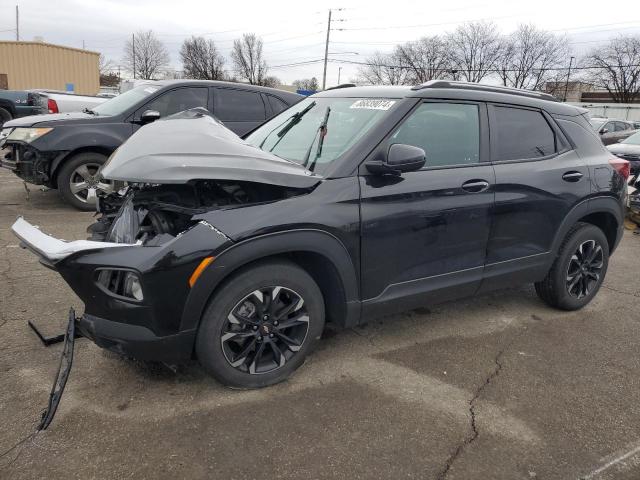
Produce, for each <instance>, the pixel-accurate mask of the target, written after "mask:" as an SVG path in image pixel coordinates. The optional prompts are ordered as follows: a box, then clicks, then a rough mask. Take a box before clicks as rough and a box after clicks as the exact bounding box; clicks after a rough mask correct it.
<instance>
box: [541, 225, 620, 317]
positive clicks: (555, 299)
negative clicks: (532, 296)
mask: <svg viewBox="0 0 640 480" xmlns="http://www.w3.org/2000/svg"><path fill="white" fill-rule="evenodd" d="M608 265H609V243H608V241H607V237H606V236H605V235H604V233H603V232H602V230H600V229H599V228H598V227H596V226H595V225H591V224H588V223H577V224H576V225H575V226H574V227H573V228H572V229H571V230H570V231H569V233H567V236H566V237H565V239H564V241H563V242H562V245H561V246H560V250H559V252H558V256H557V257H556V260H555V261H554V263H553V266H552V267H551V269H550V270H549V273H548V274H547V276H546V278H545V279H544V280H542V281H541V282H537V283H535V289H536V293H537V294H538V296H539V297H540V298H541V299H542V300H543V301H544V302H545V303H547V304H548V305H550V306H552V307H555V308H559V309H561V310H579V309H580V308H582V307H584V306H585V305H586V304H588V303H589V302H590V301H591V300H592V299H593V297H595V295H596V293H598V290H600V286H601V285H602V282H603V281H604V277H605V275H606V273H607V267H608Z"/></svg>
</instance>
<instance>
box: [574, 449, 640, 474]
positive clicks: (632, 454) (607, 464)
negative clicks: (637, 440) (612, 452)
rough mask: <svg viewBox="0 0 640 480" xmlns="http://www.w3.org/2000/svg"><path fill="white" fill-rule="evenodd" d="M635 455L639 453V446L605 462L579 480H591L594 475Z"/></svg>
mask: <svg viewBox="0 0 640 480" xmlns="http://www.w3.org/2000/svg"><path fill="white" fill-rule="evenodd" d="M636 453H640V446H637V447H636V448H634V449H633V450H630V451H628V452H627V453H624V454H622V455H620V456H619V457H617V458H614V459H613V460H611V461H610V462H607V463H605V464H604V465H602V466H601V467H600V468H597V469H595V470H594V471H593V472H591V473H589V474H587V475H584V476H583V477H580V479H581V480H591V479H592V478H595V476H596V475H599V474H600V473H602V472H604V471H605V470H608V469H609V468H611V467H613V466H614V465H617V464H618V463H620V462H623V461H625V460H626V459H627V458H629V457H632V456H634V455H635V454H636Z"/></svg>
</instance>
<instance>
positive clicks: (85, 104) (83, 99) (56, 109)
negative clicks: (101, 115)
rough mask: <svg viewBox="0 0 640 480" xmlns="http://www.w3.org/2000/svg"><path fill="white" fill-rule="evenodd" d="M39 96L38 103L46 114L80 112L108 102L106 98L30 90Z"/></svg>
mask: <svg viewBox="0 0 640 480" xmlns="http://www.w3.org/2000/svg"><path fill="white" fill-rule="evenodd" d="M32 92H35V93H38V94H39V95H40V103H41V105H42V108H43V110H46V111H47V113H70V112H82V111H84V110H87V109H92V108H95V107H97V106H98V105H100V104H102V103H104V102H106V101H107V100H109V98H108V97H102V96H90V95H76V94H75V93H69V92H61V91H58V90H32Z"/></svg>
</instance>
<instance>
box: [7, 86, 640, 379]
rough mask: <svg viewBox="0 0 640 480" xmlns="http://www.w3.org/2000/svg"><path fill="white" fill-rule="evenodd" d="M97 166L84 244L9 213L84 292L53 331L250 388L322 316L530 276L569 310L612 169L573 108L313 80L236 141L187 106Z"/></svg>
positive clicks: (348, 322)
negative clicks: (100, 189) (117, 188)
mask: <svg viewBox="0 0 640 480" xmlns="http://www.w3.org/2000/svg"><path fill="white" fill-rule="evenodd" d="M103 174H104V176H105V178H108V179H111V180H113V181H126V182H129V187H128V190H127V191H126V193H124V192H121V194H112V195H110V196H107V197H104V198H102V197H101V198H100V200H99V203H98V211H99V215H100V216H99V218H98V220H97V222H96V223H94V224H93V225H92V226H91V227H90V229H89V231H90V232H91V234H92V236H91V239H90V240H80V241H76V242H63V241H60V240H57V239H54V238H53V237H50V236H48V235H46V234H45V233H43V232H41V231H40V230H39V229H37V228H36V227H34V226H32V225H31V224H29V223H28V222H27V221H26V220H24V219H22V218H20V219H18V220H17V221H16V223H15V224H14V225H13V231H14V232H15V233H16V235H17V236H18V237H19V238H20V241H21V243H22V244H23V245H24V246H26V247H27V248H29V249H31V250H32V251H33V252H34V253H35V254H36V255H38V256H39V257H40V259H41V262H43V263H44V264H45V265H47V266H49V267H51V268H53V269H55V270H57V271H58V272H59V273H60V274H61V275H62V277H63V278H64V280H65V281H66V282H68V284H69V285H70V286H71V288H72V289H73V290H74V291H75V293H76V294H77V295H78V296H79V297H80V299H81V300H82V301H83V302H84V304H85V311H84V314H83V315H82V316H80V317H79V318H77V319H76V318H75V316H73V315H72V317H71V320H70V322H69V326H70V327H73V326H75V327H77V328H78V329H79V330H80V332H82V334H83V335H84V336H86V337H88V338H89V339H91V340H93V341H94V342H95V343H97V344H98V345H99V346H101V347H103V348H107V349H110V350H113V351H116V352H119V353H121V354H126V355H131V356H134V357H138V358H143V359H153V360H162V361H165V362H168V363H178V362H181V361H186V360H188V359H190V358H192V355H195V357H197V358H198V359H199V361H200V362H201V363H202V365H203V366H204V367H205V368H206V370H207V371H208V372H210V373H211V374H212V375H213V376H214V377H215V378H217V379H218V380H220V381H221V382H223V383H225V384H227V385H231V386H234V387H242V388H252V387H263V386H266V385H271V384H273V383H276V382H279V381H282V380H284V379H285V378H287V377H288V376H289V375H290V374H291V373H292V372H293V371H294V370H295V369H296V368H298V367H299V366H300V365H301V364H302V363H303V362H304V359H305V357H306V356H307V355H308V354H309V353H310V352H311V351H312V349H313V347H314V346H315V345H316V343H317V341H318V339H319V338H320V335H321V333H322V331H323V328H324V325H325V322H326V321H329V322H333V323H334V324H336V325H339V326H343V327H353V326H355V325H357V324H359V323H361V322H365V321H370V320H371V319H372V318H375V317H377V316H380V315H385V314H389V313H393V312H397V311H402V310H407V309H411V308H415V307H418V306H420V305H425V304H429V303H433V302H439V301H444V300H450V299H454V298H460V297H466V296H469V295H474V294H477V293H481V292H486V291H489V290H492V289H496V288H502V287H505V286H509V287H511V286H514V285H517V284H520V283H529V282H531V283H534V284H535V289H536V292H537V293H538V295H539V296H540V298H542V300H543V301H545V302H546V303H548V304H549V305H551V306H553V307H556V308H560V309H564V310H576V309H579V308H582V307H584V306H585V305H586V304H587V303H589V302H590V301H591V300H592V299H593V298H594V296H595V295H596V293H597V292H598V289H599V288H600V286H601V284H602V281H603V279H604V277H605V274H606V272H607V266H608V261H609V255H610V254H611V253H612V252H613V251H614V250H615V248H616V246H617V245H618V242H619V241H620V238H621V236H622V231H623V219H624V204H625V201H626V185H625V179H626V178H627V177H628V175H629V170H628V162H626V161H624V160H622V159H618V158H615V157H612V155H611V154H610V153H609V152H608V151H607V150H606V149H605V147H604V146H603V145H602V142H600V140H599V138H598V136H597V135H596V133H595V132H594V131H593V129H592V128H591V126H590V125H589V121H588V117H587V111H586V110H583V109H580V108H577V107H573V106H570V105H566V104H563V103H560V102H558V101H555V99H554V98H553V97H551V96H550V95H547V94H543V93H537V92H527V91H522V90H513V89H507V88H501V87H491V86H485V85H478V84H467V83H458V82H448V81H432V82H427V83H425V84H423V85H419V86H417V87H414V88H409V87H353V88H343V89H336V90H328V91H325V92H321V93H318V94H315V95H313V96H311V97H308V98H307V99H305V100H303V101H301V102H300V103H298V104H297V105H295V106H294V107H292V108H290V109H288V110H286V111H284V112H282V113H280V114H279V115H278V116H276V117H275V118H273V119H272V120H270V121H269V122H267V123H265V124H264V125H262V126H261V127H259V128H258V129H256V130H255V131H253V132H252V133H251V134H250V135H248V136H247V137H246V138H245V139H244V140H241V139H240V138H238V136H237V135H235V134H234V133H233V132H231V131H230V130H229V129H227V128H225V127H224V126H223V125H222V124H221V123H219V122H218V121H216V120H215V119H214V118H213V117H211V116H209V115H208V114H206V112H204V111H202V110H200V111H193V110H191V111H188V112H184V113H182V114H179V115H176V116H174V117H170V118H167V119H166V120H163V121H158V122H155V123H153V124H151V125H148V126H145V127H144V128H142V129H140V130H139V131H138V132H137V133H136V134H135V135H133V136H132V137H131V138H130V139H129V140H128V141H127V142H125V143H124V144H123V145H122V146H121V147H120V148H119V149H118V150H117V151H116V152H115V153H114V154H113V156H112V157H111V159H110V160H109V162H108V163H107V164H106V165H105V166H104V168H103ZM587 200H588V201H587Z"/></svg>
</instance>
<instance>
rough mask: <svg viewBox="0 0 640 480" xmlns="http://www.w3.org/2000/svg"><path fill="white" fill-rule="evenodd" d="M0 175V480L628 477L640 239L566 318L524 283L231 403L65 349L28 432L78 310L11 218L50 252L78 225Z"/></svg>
mask: <svg viewBox="0 0 640 480" xmlns="http://www.w3.org/2000/svg"><path fill="white" fill-rule="evenodd" d="M30 189H31V191H30V193H29V196H28V198H27V192H26V190H25V189H24V186H23V184H22V182H21V181H19V180H18V179H17V178H16V177H15V176H13V175H12V174H11V173H10V172H8V171H0V385H1V388H0V479H34V478H49V479H58V478H60V479H74V478H78V479H91V478H109V479H120V478H136V479H146V478H149V479H165V478H171V479H176V478H189V479H200V478H207V479H217V478H220V479H225V480H231V479H280V478H282V479H321V478H322V479H324V478H327V479H329V478H330V479H350V480H352V479H378V478H380V479H398V478H419V479H445V478H446V479H451V480H453V479H527V480H531V479H578V478H585V479H594V480H596V479H597V480H604V479H629V480H630V479H638V478H640V373H639V372H640V368H639V367H640V348H638V347H639V345H640V341H639V340H640V275H639V272H640V256H639V252H640V237H639V236H635V235H632V234H630V233H626V234H625V237H624V239H623V241H622V244H621V245H620V247H619V249H618V251H617V252H616V253H615V255H614V256H613V258H612V260H611V263H610V267H609V273H608V275H607V279H606V281H605V284H604V286H603V288H602V290H601V291H600V293H599V294H598V296H597V297H596V298H595V300H594V301H593V302H592V303H591V304H590V305H588V306H587V307H586V308H585V309H583V310H582V311H578V312H570V313H568V312H560V311H556V310H553V309H551V308H549V307H547V306H546V305H545V304H543V303H542V302H541V301H540V300H538V298H537V297H536V295H535V293H534V291H533V288H532V287H531V286H528V285H526V286H522V287H517V288H513V289H510V290H507V291H501V292H496V293H493V294H490V295H485V296H481V297H475V298H471V299H467V300H463V301H457V302H453V303H446V304H441V305H433V306H429V307H425V308H422V309H418V310H414V311H411V312H407V313H404V314H401V315H395V316H392V317H387V318H384V319H382V320H377V321H372V322H371V323H369V324H367V325H365V326H362V327H357V328H354V329H350V330H342V331H334V330H327V332H326V333H325V336H324V338H323V339H322V341H321V342H320V346H319V348H318V350H317V351H316V352H315V353H314V354H313V355H312V356H311V357H310V358H309V360H308V361H307V363H306V364H305V365H304V366H303V367H302V368H300V369H299V370H298V371H297V372H296V374H295V375H294V376H293V377H292V378H291V379H290V380H289V381H287V382H285V383H282V384H280V385H277V386H274V387H270V388H266V389H262V390H254V391H235V390H230V389H228V388H225V387H223V386H221V385H220V384H218V383H216V382H215V381H214V380H212V379H211V378H209V377H207V376H206V375H205V373H204V372H203V370H202V369H201V368H200V367H199V366H198V365H197V363H193V364H190V365H184V366H180V367H179V368H177V369H176V370H172V369H169V368H167V367H165V366H163V365H157V364H145V363H140V362H135V361H131V360H127V359H123V358H120V357H118V356H117V355H115V354H112V353H109V352H105V351H103V350H101V349H100V348H98V347H97V346H95V345H94V344H92V343H90V342H89V341H87V340H86V339H78V340H77V342H76V351H75V360H74V367H73V370H72V373H71V376H70V379H69V382H68V384H67V389H66V392H65V394H64V396H63V398H62V402H61V404H60V408H59V410H58V413H57V416H56V418H55V419H54V421H53V423H52V424H51V426H50V427H49V429H48V430H46V431H44V432H40V433H38V434H37V435H34V434H33V432H34V428H35V426H36V425H37V422H38V420H39V416H40V414H41V412H42V410H43V408H44V406H45V405H46V402H47V397H48V393H49V390H50V388H51V384H52V381H53V377H54V375H55V373H56V370H57V368H58V362H59V358H60V352H61V349H62V346H61V345H55V346H51V347H48V348H45V347H43V346H42V344H41V343H40V342H39V340H38V339H37V338H36V336H35V335H34V334H33V332H31V331H30V330H29V329H28V327H27V320H33V321H34V322H35V323H37V324H38V325H39V326H41V328H42V329H43V330H44V331H45V332H46V333H48V334H54V333H60V332H62V331H63V329H64V327H65V323H66V322H65V320H66V317H67V312H68V310H69V307H70V306H73V307H74V308H76V309H77V310H78V311H82V304H81V302H80V301H79V299H78V298H77V297H76V296H75V294H74V293H73V292H72V291H71V290H70V289H69V288H68V287H67V285H66V284H65V283H64V281H62V279H61V278H59V276H58V275H57V274H56V273H55V272H53V271H51V270H48V269H46V268H44V267H43V266H41V265H40V264H39V263H38V261H37V259H36V257H35V256H34V255H32V254H31V253H29V252H28V251H25V250H23V249H21V248H19V246H18V242H17V240H16V238H15V237H14V236H13V234H12V233H11V231H10V225H11V223H12V222H13V221H14V220H15V218H16V216H17V215H19V214H21V215H24V216H25V218H26V219H27V220H29V221H31V222H32V223H35V224H37V225H40V226H41V228H42V229H43V230H44V231H46V232H48V233H51V234H53V235H56V236H58V237H60V238H64V239H80V238H86V234H85V228H86V227H87V225H88V224H89V223H91V218H92V214H91V213H81V212H77V211H75V210H73V209H72V208H71V207H68V206H66V205H65V204H64V203H63V202H62V201H61V199H60V196H59V195H58V193H57V192H56V191H46V192H43V191H41V190H39V189H38V187H34V186H31V187H30Z"/></svg>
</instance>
